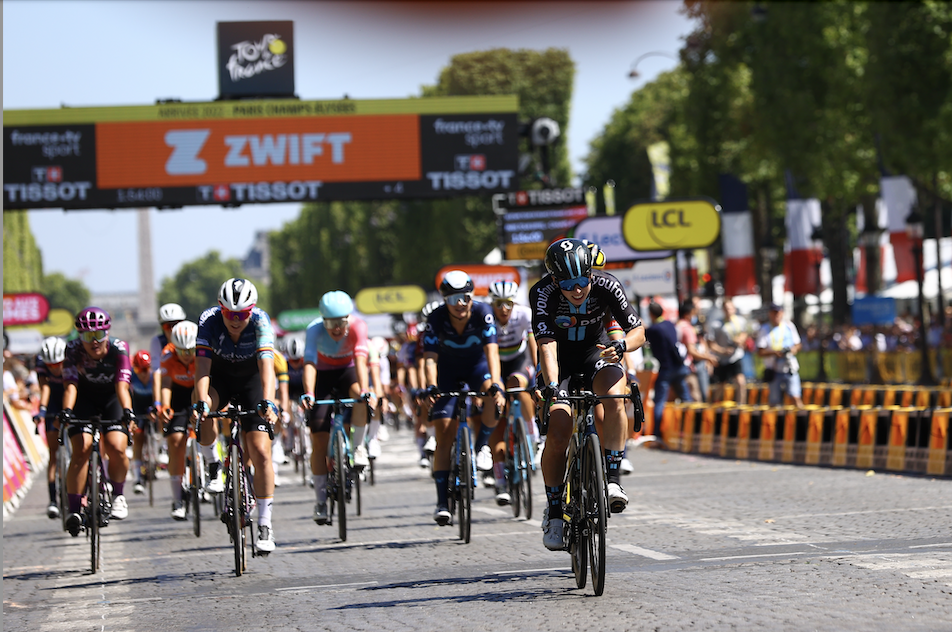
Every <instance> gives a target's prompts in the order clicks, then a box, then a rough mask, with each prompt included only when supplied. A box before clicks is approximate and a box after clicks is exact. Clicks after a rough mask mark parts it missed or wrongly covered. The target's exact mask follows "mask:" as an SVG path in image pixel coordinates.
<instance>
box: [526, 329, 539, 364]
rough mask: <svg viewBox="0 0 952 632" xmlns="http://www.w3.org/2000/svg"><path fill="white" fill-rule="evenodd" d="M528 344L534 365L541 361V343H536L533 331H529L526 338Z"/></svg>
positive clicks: (530, 357)
mask: <svg viewBox="0 0 952 632" xmlns="http://www.w3.org/2000/svg"><path fill="white" fill-rule="evenodd" d="M526 345H527V348H528V350H529V359H530V360H531V361H532V364H533V366H534V365H536V364H538V363H539V345H538V344H536V339H535V334H533V333H532V332H531V331H530V332H529V337H528V338H526Z"/></svg>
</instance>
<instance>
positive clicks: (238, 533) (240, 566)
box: [228, 444, 245, 577]
mask: <svg viewBox="0 0 952 632" xmlns="http://www.w3.org/2000/svg"><path fill="white" fill-rule="evenodd" d="M228 478H230V479H231V486H230V488H229V489H228V491H229V492H230V498H229V501H230V503H231V507H230V510H231V516H230V518H231V543H232V546H233V547H234V550H235V577H241V574H242V573H243V572H244V570H245V530H244V518H245V516H244V513H245V502H244V494H243V493H242V489H241V488H242V485H243V484H244V480H245V479H244V474H243V472H242V471H241V455H240V454H239V452H238V446H237V445H236V444H232V446H231V451H230V452H229V455H228Z"/></svg>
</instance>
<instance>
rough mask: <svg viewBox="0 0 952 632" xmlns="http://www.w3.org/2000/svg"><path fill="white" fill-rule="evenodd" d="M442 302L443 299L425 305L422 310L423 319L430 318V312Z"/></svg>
mask: <svg viewBox="0 0 952 632" xmlns="http://www.w3.org/2000/svg"><path fill="white" fill-rule="evenodd" d="M442 304H443V303H442V302H441V301H431V302H429V303H427V304H426V305H424V306H423V309H422V310H421V311H420V313H421V314H422V315H423V320H426V319H427V318H429V317H430V314H432V313H433V310H434V309H436V308H437V307H439V306H440V305H442Z"/></svg>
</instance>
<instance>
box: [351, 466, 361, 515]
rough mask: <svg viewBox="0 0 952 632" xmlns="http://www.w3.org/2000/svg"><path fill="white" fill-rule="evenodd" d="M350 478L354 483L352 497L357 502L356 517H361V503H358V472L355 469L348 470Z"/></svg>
mask: <svg viewBox="0 0 952 632" xmlns="http://www.w3.org/2000/svg"><path fill="white" fill-rule="evenodd" d="M350 477H351V479H352V480H353V481H354V496H355V499H356V501H357V515H358V516H359V515H361V508H362V507H361V502H360V472H358V471H357V470H356V469H354V468H351V469H350Z"/></svg>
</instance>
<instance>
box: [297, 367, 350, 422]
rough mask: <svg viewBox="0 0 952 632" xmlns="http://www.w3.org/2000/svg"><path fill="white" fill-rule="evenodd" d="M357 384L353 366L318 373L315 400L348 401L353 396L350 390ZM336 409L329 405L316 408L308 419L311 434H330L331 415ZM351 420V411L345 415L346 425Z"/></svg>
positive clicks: (347, 410)
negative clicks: (338, 398) (339, 399)
mask: <svg viewBox="0 0 952 632" xmlns="http://www.w3.org/2000/svg"><path fill="white" fill-rule="evenodd" d="M356 383H357V369H356V368H354V367H353V366H349V367H346V368H344V369H330V370H325V371H318V372H317V383H316V384H315V385H314V399H333V398H334V397H335V396H337V397H340V398H341V399H347V398H348V397H350V396H351V392H350V389H351V387H352V386H353V385H354V384H356ZM333 413H334V407H333V406H329V405H326V404H324V405H321V406H314V407H313V408H311V411H310V414H309V415H308V418H307V426H308V428H310V429H311V432H330V431H331V415H333ZM349 420H350V409H349V408H348V409H346V411H345V413H344V421H345V423H346V422H348V421H349Z"/></svg>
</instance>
